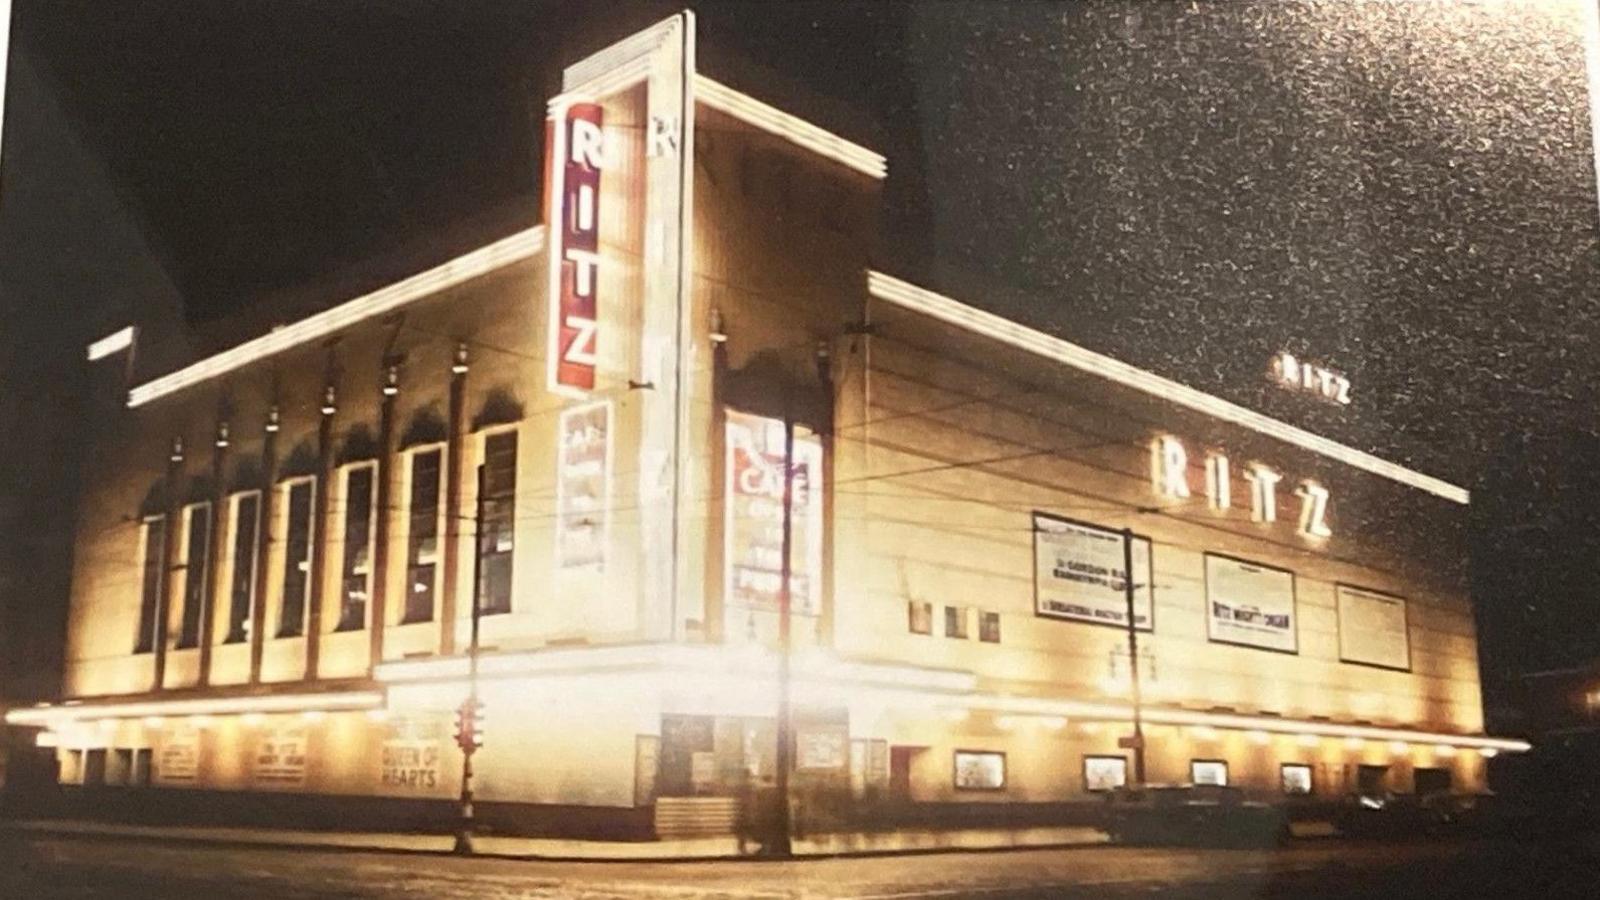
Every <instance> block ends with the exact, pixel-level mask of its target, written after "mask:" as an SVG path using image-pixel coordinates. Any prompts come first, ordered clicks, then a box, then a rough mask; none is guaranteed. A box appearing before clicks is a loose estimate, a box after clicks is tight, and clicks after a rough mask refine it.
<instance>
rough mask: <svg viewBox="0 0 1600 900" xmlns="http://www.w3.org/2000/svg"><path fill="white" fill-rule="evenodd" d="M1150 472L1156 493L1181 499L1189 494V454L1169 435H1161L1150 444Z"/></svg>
mask: <svg viewBox="0 0 1600 900" xmlns="http://www.w3.org/2000/svg"><path fill="white" fill-rule="evenodd" d="M1150 460H1151V472H1150V477H1151V479H1152V481H1153V482H1154V483H1155V486H1156V491H1157V493H1160V494H1161V495H1162V496H1165V497H1172V498H1173V499H1176V500H1182V499H1185V498H1187V497H1188V496H1189V454H1188V452H1187V451H1186V450H1184V449H1183V444H1182V443H1180V442H1179V441H1178V439H1177V438H1175V437H1172V436H1171V435H1165V434H1164V435H1162V436H1161V437H1158V438H1156V439H1155V441H1154V442H1153V443H1152V444H1151V445H1150Z"/></svg>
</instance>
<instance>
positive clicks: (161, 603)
mask: <svg viewBox="0 0 1600 900" xmlns="http://www.w3.org/2000/svg"><path fill="white" fill-rule="evenodd" d="M182 477H183V438H182V437H181V436H180V437H175V438H173V439H172V452H171V453H170V454H168V456H167V496H166V501H167V517H166V520H165V521H164V522H163V523H162V524H163V527H164V528H165V530H166V533H167V534H166V538H165V539H164V540H163V541H162V547H161V591H160V593H159V594H157V595H156V611H155V623H154V624H155V629H156V633H155V642H154V646H153V647H152V648H151V649H152V650H153V651H154V652H155V655H156V656H155V684H153V685H151V687H150V689H151V690H152V691H159V690H161V687H162V685H163V684H164V683H165V682H166V677H167V632H168V623H167V614H168V611H169V610H170V609H171V608H172V603H171V600H172V573H173V572H174V571H176V570H177V568H178V534H179V528H178V513H179V512H180V511H181V510H182V508H183V503H182V498H183V491H182V489H181V488H180V486H179V484H178V482H179V479H181V478H182Z"/></svg>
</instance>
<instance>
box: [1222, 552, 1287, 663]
mask: <svg viewBox="0 0 1600 900" xmlns="http://www.w3.org/2000/svg"><path fill="white" fill-rule="evenodd" d="M1294 602H1295V601H1294V574H1293V573H1292V572H1287V571H1285V570H1283V569H1274V568H1272V567H1270V566H1264V565H1261V564H1259V563H1251V562H1245V561H1244V560H1240V559H1233V558H1231V557H1227V556H1218V555H1215V554H1211V553H1208V554H1206V630H1207V634H1208V635H1209V636H1210V638H1211V640H1213V641H1220V642H1222V643H1227V644H1243V645H1245V646H1248V647H1260V648H1262V649H1264V650H1280V651H1282V652H1285V653H1297V652H1299V636H1298V632H1297V631H1296V623H1295V605H1294Z"/></svg>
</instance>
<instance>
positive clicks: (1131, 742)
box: [1117, 734, 1144, 750]
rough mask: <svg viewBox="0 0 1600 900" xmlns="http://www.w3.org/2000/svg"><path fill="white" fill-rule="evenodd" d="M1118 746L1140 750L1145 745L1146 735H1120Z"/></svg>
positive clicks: (1124, 748)
mask: <svg viewBox="0 0 1600 900" xmlns="http://www.w3.org/2000/svg"><path fill="white" fill-rule="evenodd" d="M1117 746H1118V747H1119V748H1121V749H1123V750H1138V749H1139V748H1141V747H1143V746H1144V735H1142V734H1130V735H1124V736H1122V737H1119V738H1117Z"/></svg>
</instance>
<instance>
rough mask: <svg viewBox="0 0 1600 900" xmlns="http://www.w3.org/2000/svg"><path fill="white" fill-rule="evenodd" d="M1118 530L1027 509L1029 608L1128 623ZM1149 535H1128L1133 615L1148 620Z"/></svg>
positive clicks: (1143, 624) (1138, 622) (1145, 626)
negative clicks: (1030, 520)
mask: <svg viewBox="0 0 1600 900" xmlns="http://www.w3.org/2000/svg"><path fill="white" fill-rule="evenodd" d="M1122 541H1123V538H1122V532H1120V531H1113V530H1111V529H1109V528H1097V527H1095V526H1093V525H1085V524H1082V523H1079V522H1071V521H1068V520H1066V519H1058V518H1056V517H1054V516H1050V515H1046V514H1044V513H1034V514H1033V563H1034V576H1033V599H1034V612H1035V613H1037V614H1038V615H1041V616H1046V617H1049V618H1052V619H1071V620H1074V621H1078V622H1093V623H1095V624H1098V625H1113V626H1116V627H1118V628H1127V627H1128V597H1127V593H1126V592H1127V586H1126V582H1125V580H1124V576H1123V568H1124V554H1125V551H1124V549H1123V546H1122ZM1150 572H1151V565H1150V540H1149V538H1143V537H1138V536H1135V537H1134V539H1133V589H1134V596H1133V619H1134V625H1135V627H1137V628H1138V629H1139V630H1141V631H1150V630H1152V628H1153V626H1154V617H1153V612H1152V610H1153V608H1154V596H1155V589H1154V587H1153V585H1152V584H1151V576H1150Z"/></svg>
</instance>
